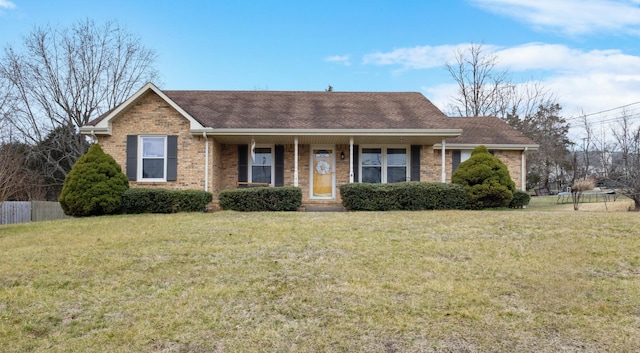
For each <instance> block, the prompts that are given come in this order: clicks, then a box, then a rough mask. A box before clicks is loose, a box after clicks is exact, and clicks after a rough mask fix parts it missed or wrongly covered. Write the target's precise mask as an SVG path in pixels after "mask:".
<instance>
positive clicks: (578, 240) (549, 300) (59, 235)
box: [0, 199, 640, 352]
mask: <svg viewBox="0 0 640 353" xmlns="http://www.w3.org/2000/svg"><path fill="white" fill-rule="evenodd" d="M543 201H544V202H543ZM616 202H617V201H616ZM584 206H588V205H584ZM562 207H565V206H554V205H553V204H552V203H551V202H549V203H548V204H547V203H546V201H545V200H542V199H538V200H535V199H534V203H532V205H531V207H529V208H528V209H525V210H514V211H433V212H385V213H369V212H348V213H297V212H292V213H236V212H217V213H210V214H198V213H193V214H187V213H181V214H172V215H136V216H129V215H127V216H113V217H97V218H85V219H69V220H60V221H54V222H38V223H30V224H18V225H9V226H0V274H1V275H0V276H1V277H0V347H3V350H4V351H7V352H40V351H47V352H107V351H109V352H372V351H374V352H518V351H522V352H532V351H535V352H558V351H566V352H603V351H616V352H624V351H627V352H632V351H637V349H638V347H640V309H639V308H640V236H639V235H638V229H640V217H638V214H636V213H631V212H605V211H604V206H602V207H603V210H597V212H594V211H590V210H588V208H587V207H584V208H583V207H581V209H580V211H578V212H576V211H573V209H572V205H570V204H569V205H566V207H568V209H566V212H565V209H564V208H562ZM594 207H595V206H594ZM609 211H611V204H610V205H609Z"/></svg>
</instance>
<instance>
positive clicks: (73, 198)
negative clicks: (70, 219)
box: [59, 144, 129, 217]
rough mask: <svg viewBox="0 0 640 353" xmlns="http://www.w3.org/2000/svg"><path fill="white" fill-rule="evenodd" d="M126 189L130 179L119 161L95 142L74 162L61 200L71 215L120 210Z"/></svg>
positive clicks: (65, 211) (96, 213)
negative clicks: (123, 171)
mask: <svg viewBox="0 0 640 353" xmlns="http://www.w3.org/2000/svg"><path fill="white" fill-rule="evenodd" d="M127 189H129V180H128V179H127V176H126V175H124V173H122V169H121V168H120V166H119V165H118V163H116V161H115V160H114V159H113V157H111V156H110V155H108V154H106V153H104V152H103V151H102V148H101V147H100V145H98V144H95V145H93V146H91V148H90V149H89V152H87V153H86V154H85V155H83V156H82V157H80V159H78V161H77V162H76V163H75V164H74V165H73V168H72V169H71V171H70V172H69V174H68V175H67V177H66V178H65V180H64V186H63V187H62V193H61V194H60V198H59V201H60V205H61V206H62V210H63V211H64V213H65V214H67V215H70V216H75V217H86V216H98V215H106V214H116V213H120V212H121V209H122V194H123V193H124V192H125V191H126V190H127Z"/></svg>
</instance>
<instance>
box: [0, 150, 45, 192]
mask: <svg viewBox="0 0 640 353" xmlns="http://www.w3.org/2000/svg"><path fill="white" fill-rule="evenodd" d="M28 150H29V146H27V145H25V144H22V143H17V142H12V143H5V144H0V203H1V202H2V201H7V200H18V201H26V200H29V199H32V197H36V198H38V197H41V196H42V192H43V190H42V188H41V187H40V186H39V184H40V183H39V182H38V178H39V177H38V176H37V175H36V174H35V173H33V172H32V171H30V170H28V169H27V168H26V154H27V151H28Z"/></svg>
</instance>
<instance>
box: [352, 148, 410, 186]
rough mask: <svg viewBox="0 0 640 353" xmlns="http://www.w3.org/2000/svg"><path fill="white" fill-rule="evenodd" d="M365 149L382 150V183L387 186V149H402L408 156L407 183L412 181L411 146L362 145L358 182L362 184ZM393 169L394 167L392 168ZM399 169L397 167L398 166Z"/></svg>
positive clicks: (359, 152) (406, 167)
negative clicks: (363, 152)
mask: <svg viewBox="0 0 640 353" xmlns="http://www.w3.org/2000/svg"><path fill="white" fill-rule="evenodd" d="M365 148H380V149H381V152H382V166H381V167H382V173H381V175H380V179H381V181H380V183H381V184H387V149H389V148H391V149H393V148H402V149H404V151H405V154H406V156H407V164H406V166H405V173H406V176H405V181H409V180H411V145H360V148H358V182H362V150H364V149H365ZM392 167H393V166H392ZM396 167H397V166H396Z"/></svg>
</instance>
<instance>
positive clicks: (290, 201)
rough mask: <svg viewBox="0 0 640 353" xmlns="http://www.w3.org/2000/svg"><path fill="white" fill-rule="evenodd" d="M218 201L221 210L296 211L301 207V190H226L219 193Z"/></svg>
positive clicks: (258, 188)
mask: <svg viewBox="0 0 640 353" xmlns="http://www.w3.org/2000/svg"><path fill="white" fill-rule="evenodd" d="M219 200H220V207H221V208H222V209H223V210H233V211H244V212H259V211H296V210H297V209H298V207H300V205H302V189H300V188H297V187H293V186H280V187H275V188H269V187H257V188H242V189H228V190H222V191H221V192H220V194H219Z"/></svg>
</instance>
